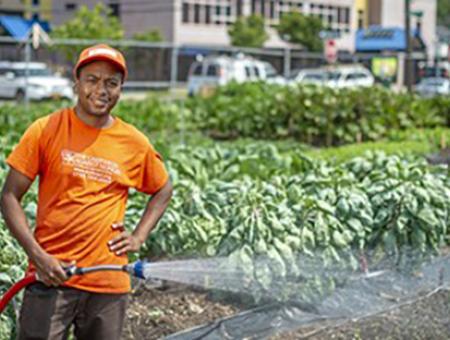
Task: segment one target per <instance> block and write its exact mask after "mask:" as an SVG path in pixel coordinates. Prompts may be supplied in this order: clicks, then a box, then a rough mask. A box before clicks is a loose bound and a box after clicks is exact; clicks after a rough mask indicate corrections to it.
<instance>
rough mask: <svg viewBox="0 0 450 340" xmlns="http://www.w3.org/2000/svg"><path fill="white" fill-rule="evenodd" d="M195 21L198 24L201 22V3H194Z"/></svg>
mask: <svg viewBox="0 0 450 340" xmlns="http://www.w3.org/2000/svg"><path fill="white" fill-rule="evenodd" d="M194 22H195V23H196V24H198V23H200V5H199V4H195V5H194Z"/></svg>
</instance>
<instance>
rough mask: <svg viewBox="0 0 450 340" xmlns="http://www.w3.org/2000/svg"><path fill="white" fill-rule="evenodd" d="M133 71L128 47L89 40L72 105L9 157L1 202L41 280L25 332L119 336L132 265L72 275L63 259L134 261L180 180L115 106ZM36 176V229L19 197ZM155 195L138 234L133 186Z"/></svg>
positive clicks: (34, 129)
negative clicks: (130, 257)
mask: <svg viewBox="0 0 450 340" xmlns="http://www.w3.org/2000/svg"><path fill="white" fill-rule="evenodd" d="M126 76H127V67H126V64H125V59H124V57H123V55H122V54H121V53H120V52H119V51H117V50H115V49H113V48H111V47H109V46H107V45H96V46H92V47H89V48H87V49H85V50H84V51H83V52H82V53H81V54H80V57H79V60H78V63H77V64H76V66H75V68H74V78H75V90H76V92H77V93H78V101H77V103H76V106H75V107H74V108H67V109H63V110H60V111H57V112H55V113H53V114H51V115H49V116H46V117H43V118H41V119H38V120H37V121H35V122H34V123H33V124H32V125H31V126H30V127H29V128H28V129H27V131H26V132H25V134H24V135H23V137H22V139H21V140H20V142H19V144H18V145H17V146H16V148H15V149H14V150H13V152H12V153H11V155H10V156H9V157H8V159H7V163H8V164H9V166H10V172H9V174H8V176H7V178H6V182H5V184H4V188H3V192H2V197H1V208H2V213H3V216H4V218H5V221H6V224H7V225H8V227H9V229H10V230H11V232H12V234H13V235H14V236H15V237H16V238H17V240H18V241H19V243H20V244H21V245H22V247H23V248H24V250H25V251H26V253H27V255H28V257H29V260H30V264H29V268H28V272H33V271H35V272H37V275H38V277H39V280H40V281H41V282H42V283H37V284H34V285H31V286H29V287H28V288H27V290H26V291H25V295H24V300H23V305H22V310H21V315H20V329H19V338H20V339H64V338H66V337H67V335H68V330H69V328H70V327H71V325H74V333H75V336H76V338H77V339H108V340H113V339H119V338H120V333H121V329H122V324H123V319H124V313H125V308H126V303H127V293H128V292H129V291H130V280H129V277H128V275H127V274H126V273H118V272H97V273H91V274H86V275H82V276H73V277H70V278H68V277H67V276H66V273H65V271H64V268H65V267H66V266H68V265H70V264H74V263H76V265H77V266H80V267H85V266H92V265H101V264H120V265H123V264H126V263H127V253H128V252H132V251H137V250H139V248H140V246H141V245H142V244H143V243H144V242H145V240H146V238H147V236H148V234H149V233H150V231H151V230H152V229H153V228H154V227H155V225H156V223H157V222H158V220H159V219H160V217H161V216H162V214H163V213H164V211H165V209H166V207H167V205H168V204H169V201H170V198H171V195H172V186H171V183H170V181H169V178H168V174H167V172H166V170H165V168H164V165H163V162H162V160H161V157H160V156H159V155H158V153H157V152H156V151H155V150H154V149H153V147H152V145H151V144H150V143H149V141H148V140H147V138H146V137H145V136H144V135H143V134H142V133H140V132H139V131H138V130H137V129H135V128H134V127H132V126H131V125H129V124H126V123H125V122H123V121H122V120H120V119H119V118H117V117H114V116H113V115H111V110H112V109H113V107H114V106H115V105H116V103H117V101H118V99H119V97H120V93H121V88H122V83H123V82H124V80H125V78H126ZM36 176H39V196H38V209H37V218H36V228H35V231H34V235H33V233H32V232H31V231H30V228H29V226H28V222H27V220H26V217H25V214H24V211H23V209H22V208H21V206H20V201H21V198H22V197H23V195H24V194H25V193H26V191H27V190H28V188H29V187H30V185H31V184H32V182H33V180H34V179H35V177H36ZM129 188H136V189H137V190H139V191H141V192H144V193H146V194H149V195H152V198H151V200H149V202H148V204H147V207H146V209H145V212H144V214H143V216H142V218H141V221H140V222H139V224H138V225H137V227H136V228H135V229H134V231H133V233H131V234H130V233H128V232H126V231H125V229H124V228H123V223H124V222H123V219H124V214H125V205H126V201H127V196H128V189H129Z"/></svg>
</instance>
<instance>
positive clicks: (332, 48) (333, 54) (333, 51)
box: [323, 39, 337, 64]
mask: <svg viewBox="0 0 450 340" xmlns="http://www.w3.org/2000/svg"><path fill="white" fill-rule="evenodd" d="M323 50H324V55H325V59H326V60H327V62H328V63H329V64H334V63H335V62H336V61H337V46H336V41H335V40H333V39H328V40H325V48H324V49H323Z"/></svg>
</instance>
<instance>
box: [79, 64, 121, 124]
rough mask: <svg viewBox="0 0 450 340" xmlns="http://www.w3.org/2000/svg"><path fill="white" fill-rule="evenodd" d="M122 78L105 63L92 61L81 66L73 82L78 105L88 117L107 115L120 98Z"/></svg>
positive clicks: (112, 66)
mask: <svg viewBox="0 0 450 340" xmlns="http://www.w3.org/2000/svg"><path fill="white" fill-rule="evenodd" d="M122 77H123V75H122V74H121V73H120V72H119V71H118V70H117V68H115V67H114V65H112V64H111V63H109V62H107V61H93V62H92V63H89V64H87V65H85V66H83V67H82V68H81V70H80V74H79V77H78V79H76V81H75V89H76V91H77V93H78V105H79V106H80V107H81V109H82V110H83V111H84V112H85V113H87V114H89V115H93V116H103V115H107V114H109V113H110V111H111V110H112V109H113V107H114V106H115V105H116V103H117V100H118V99H119V97H120V93H121V90H122Z"/></svg>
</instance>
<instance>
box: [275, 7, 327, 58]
mask: <svg viewBox="0 0 450 340" xmlns="http://www.w3.org/2000/svg"><path fill="white" fill-rule="evenodd" d="M323 29H324V27H323V24H322V20H321V19H320V18H319V17H316V16H313V15H304V14H302V13H300V12H298V11H291V12H289V13H285V14H283V16H282V17H281V19H280V23H279V24H278V26H277V30H278V34H279V35H280V37H281V38H282V39H284V40H287V41H289V42H291V43H293V44H300V45H302V46H304V47H305V48H306V49H307V50H309V51H313V52H320V51H322V49H323V42H322V40H321V39H320V37H319V33H320V31H322V30H323Z"/></svg>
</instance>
